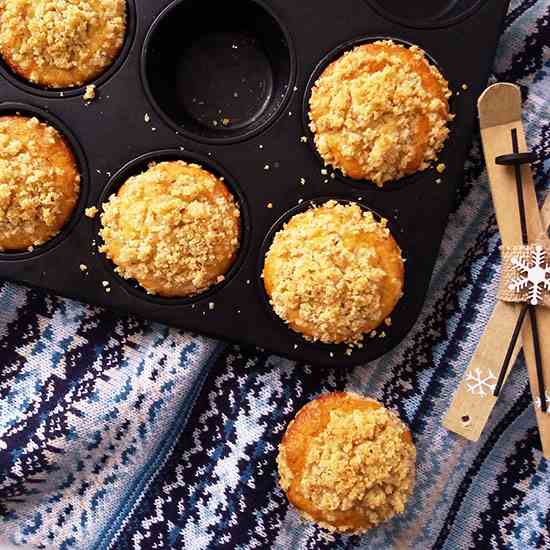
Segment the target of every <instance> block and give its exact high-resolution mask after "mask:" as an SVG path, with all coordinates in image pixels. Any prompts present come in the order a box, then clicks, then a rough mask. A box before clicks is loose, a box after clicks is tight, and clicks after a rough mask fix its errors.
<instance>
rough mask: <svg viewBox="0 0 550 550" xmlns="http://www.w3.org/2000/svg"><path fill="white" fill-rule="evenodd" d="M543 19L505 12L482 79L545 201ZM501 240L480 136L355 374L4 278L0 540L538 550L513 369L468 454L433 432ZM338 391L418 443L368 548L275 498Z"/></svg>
mask: <svg viewBox="0 0 550 550" xmlns="http://www.w3.org/2000/svg"><path fill="white" fill-rule="evenodd" d="M549 19H550V3H549V2H548V0H538V1H537V0H515V1H513V2H512V5H511V8H510V12H509V14H508V16H507V19H506V28H505V31H504V35H503V37H502V39H501V42H500V46H499V49H498V54H497V59H496V63H495V66H494V79H495V80H499V81H508V82H515V83H518V84H520V85H521V86H522V88H523V92H524V99H525V122H526V128H527V136H528V141H529V143H530V146H531V148H532V149H533V150H534V151H536V153H537V154H538V155H539V157H540V158H541V159H543V161H541V162H538V163H537V164H536V165H535V166H534V172H535V179H536V182H537V186H538V190H539V191H540V193H541V198H542V195H543V194H544V191H545V188H548V187H549V186H550V184H549V178H548V176H549V171H550V151H549V148H548V144H549V140H550V121H549V116H548V107H549V104H550V21H549ZM499 245H500V239H499V234H498V230H497V226H496V222H495V217H494V212H493V209H492V205H491V199H490V195H489V191H488V184H487V177H486V174H485V171H484V165H483V161H482V155H481V150H480V141H479V138H478V137H476V138H475V139H474V143H473V146H472V149H471V153H470V156H469V159H468V161H467V164H466V175H465V179H464V182H463V183H462V184H461V185H460V188H459V190H458V194H457V197H456V208H455V211H454V213H453V215H452V216H451V219H450V223H449V227H448V230H447V232H446V236H445V239H444V242H443V245H442V249H441V256H440V259H439V262H438V265H437V269H436V271H435V273H434V276H433V280H432V286H431V290H430V292H429V295H428V299H427V302H426V304H425V307H424V309H423V313H422V316H421V318H420V319H419V320H418V322H417V324H416V326H415V328H414V329H413V331H412V332H411V333H410V335H409V336H408V337H407V338H406V340H405V341H404V342H403V343H402V344H401V345H400V346H399V347H398V348H396V349H395V350H394V351H392V352H391V353H390V354H388V355H386V356H385V357H383V358H382V359H380V360H378V361H376V362H375V363H373V364H370V365H367V366H363V367H358V368H355V369H352V370H324V369H320V368H317V367H315V366H310V365H302V364H296V363H293V362H291V361H288V360H285V359H281V358H278V357H275V356H272V355H269V354H267V353H265V352H263V351H261V350H258V349H245V348H242V347H238V346H233V345H226V344H220V343H217V342H214V341H212V340H209V339H207V338H203V337H200V336H195V335H191V334H186V333H184V332H181V331H177V330H172V329H169V328H166V327H164V326H160V325H158V324H153V323H148V322H144V321H140V320H136V319H134V318H131V317H124V318H121V317H117V316H115V315H114V314H112V313H109V312H107V311H104V310H101V309H97V308H92V307H87V306H84V305H81V304H78V303H75V302H73V301H70V300H65V299H60V298H57V297H55V296H52V295H49V294H47V293H44V292H40V291H36V290H28V289H24V288H20V287H18V286H15V285H12V284H6V283H3V284H2V283H0V538H2V537H4V538H6V539H7V540H8V541H10V542H11V543H13V544H25V545H29V546H34V547H38V548H56V549H69V548H75V549H85V550H88V549H90V550H91V549H98V550H99V549H107V548H115V549H132V550H138V549H152V548H160V549H170V548H185V549H189V550H195V549H205V548H216V549H218V548H227V549H252V548H269V549H271V548H274V549H284V550H297V549H306V548H309V549H313V548H315V549H317V548H319V549H322V548H336V549H344V548H365V549H366V548H369V549H377V548H379V549H389V548H413V549H420V550H425V549H429V548H434V549H435V548H446V549H452V550H456V549H463V548H482V549H486V548H499V549H500V548H506V549H508V548H511V549H518V550H525V549H529V548H550V467H549V464H548V463H547V462H545V460H544V459H543V458H542V455H541V450H540V443H539V439H538V432H537V427H536V422H535V416H534V412H533V405H532V400H531V395H530V391H529V388H528V382H527V374H526V369H525V365H524V364H523V360H522V359H520V360H519V361H518V364H517V365H515V367H514V369H513V371H512V374H511V376H510V380H509V382H508V383H507V385H506V386H505V389H504V392H503V394H502V396H501V398H500V399H499V402H498V405H497V407H496V409H495V412H494V414H493V416H492V417H491V420H490V423H489V425H488V426H487V429H486V431H485V432H484V434H483V436H482V438H481V440H480V441H479V442H478V443H475V444H474V443H471V442H468V441H466V440H464V439H462V438H460V437H458V436H455V435H453V434H450V433H448V432H447V431H445V430H444V429H443V427H442V426H441V421H442V418H443V416H444V414H445V412H446V410H447V408H448V406H449V404H450V401H451V398H452V395H453V392H454V391H455V389H456V387H457V385H458V382H459V379H460V377H461V376H462V374H463V372H464V370H465V369H466V366H467V365H468V362H469V360H470V358H471V356H472V354H473V352H474V350H475V348H476V345H477V343H478V341H479V338H480V335H481V333H482V331H483V328H484V325H485V323H486V321H487V320H488V318H489V316H490V313H491V311H492V308H493V306H494V302H495V294H496V286H497V277H496V276H495V275H496V273H497V271H498V269H499V264H500V257H499ZM547 337H549V335H543V338H547ZM336 390H352V391H355V392H359V393H361V394H365V395H369V396H372V397H374V398H376V399H378V400H380V401H382V402H383V403H384V404H385V405H386V406H388V407H390V408H391V409H393V410H395V411H396V412H398V413H399V415H400V416H401V417H402V418H403V419H404V420H405V421H406V422H407V423H408V424H409V425H410V426H411V429H412V432H413V434H414V439H415V441H416V444H417V448H418V471H417V483H416V488H415V491H414V494H413V496H412V499H411V501H410V504H409V506H408V508H407V510H406V512H405V514H404V515H402V516H400V517H398V518H396V519H394V520H392V521H391V522H389V523H387V524H384V525H383V526H381V527H379V528H377V529H375V530H373V531H372V532H370V533H369V534H367V535H365V536H362V537H358V536H353V537H349V536H347V537H346V536H333V535H329V534H327V533H326V532H324V531H323V530H321V529H319V528H317V527H315V526H313V525H310V524H305V523H303V522H302V521H300V520H299V518H298V515H297V514H296V512H295V511H294V510H293V509H291V508H290V507H289V505H288V503H287V500H286V498H285V496H284V495H283V493H282V492H281V489H280V488H279V487H278V484H277V475H276V467H275V457H276V454H277V446H278V444H279V441H280V439H281V436H282V434H283V432H284V430H285V428H286V425H287V423H288V422H289V421H290V420H291V418H292V417H293V415H294V414H295V413H296V412H297V410H298V409H299V408H300V407H301V406H302V405H304V404H305V403H306V402H307V401H309V400H310V399H312V398H313V397H315V396H317V395H319V394H321V393H323V392H328V391H336Z"/></svg>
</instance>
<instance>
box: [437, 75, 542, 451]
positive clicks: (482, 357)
mask: <svg viewBox="0 0 550 550" xmlns="http://www.w3.org/2000/svg"><path fill="white" fill-rule="evenodd" d="M478 110H479V118H480V126H481V136H482V141H483V150H484V153H485V161H486V164H487V171H488V175H489V182H490V186H491V193H492V196H493V202H494V207H495V211H496V215H497V221H498V225H499V228H500V232H501V236H502V242H503V244H504V245H505V246H514V245H521V244H522V240H523V239H522V231H521V222H520V217H519V214H518V212H519V204H518V195H517V193H516V192H515V185H514V184H515V178H514V172H513V170H510V168H509V167H507V166H504V165H498V164H497V163H496V158H497V157H499V156H501V155H506V154H509V153H510V145H511V141H510V136H511V132H512V130H513V129H515V130H516V132H517V140H518V150H519V152H527V144H526V141H525V132H524V128H523V123H522V120H521V92H520V89H519V87H517V86H515V85H513V84H494V85H493V86H490V87H489V88H487V90H485V92H484V93H483V94H482V95H481V97H480V98H479V101H478ZM520 170H521V179H522V191H523V196H524V202H525V213H526V229H527V233H528V235H530V236H540V235H542V234H543V233H544V228H543V224H542V220H541V213H540V211H539V208H538V204H537V198H536V194H535V188H534V184H533V178H532V174H531V170H530V167H529V166H528V165H523V166H522V167H521V168H520ZM548 209H550V206H547V209H545V210H544V212H547V210H548ZM521 311H522V305H521V304H509V303H505V302H502V301H499V302H498V303H497V305H496V307H495V311H494V313H493V316H492V317H491V320H490V321H489V324H488V326H487V329H486V331H485V333H484V335H483V337H482V338H481V341H480V344H479V346H478V348H477V350H476V352H475V354H474V357H473V359H472V362H471V363H470V366H469V367H468V370H467V371H466V374H465V376H464V379H463V381H462V383H461V384H460V387H459V389H458V391H457V392H456V394H455V397H454V399H453V403H452V405H451V408H450V409H449V411H448V413H447V416H446V417H445V419H444V422H443V425H444V426H445V427H446V428H447V429H449V430H450V431H453V432H456V433H458V434H460V435H462V436H464V437H466V438H467V439H470V440H472V441H477V440H478V439H479V437H480V435H481V433H482V431H483V428H484V427H485V424H486V422H487V420H488V418H489V416H490V414H491V411H492V410H493V407H494V405H495V403H496V400H497V398H496V397H495V396H494V395H493V391H494V387H495V385H496V382H497V376H498V374H499V372H500V368H501V366H502V365H503V363H504V359H505V357H506V354H507V352H508V343H509V342H510V341H511V338H512V336H513V333H514V329H515V327H516V324H517V321H518V318H519V316H520V314H521ZM537 318H538V324H539V330H540V334H541V335H543V337H542V338H541V341H540V343H541V347H540V357H541V365H542V376H543V377H544V379H545V380H547V381H548V380H550V338H548V337H546V338H544V335H548V334H550V309H548V308H540V309H539V310H538V312H537ZM522 337H523V338H522V339H523V346H524V353H525V357H526V362H527V367H528V372H529V380H530V385H531V393H532V395H533V399H534V400H536V399H537V397H539V384H538V377H537V368H536V360H535V348H534V345H533V336H532V330H531V324H530V323H525V324H524V326H523V329H522ZM520 347H521V346H520V343H519V342H518V344H517V345H516V346H515V349H514V350H513V351H512V353H511V362H512V363H513V362H514V361H515V359H516V357H517V354H518V353H519V350H520ZM507 376H508V373H506V374H505V376H504V379H506V377H507ZM472 388H476V390H475V391H472ZM535 411H536V416H537V422H538V425H539V431H540V437H541V442H542V448H543V454H544V456H545V457H546V458H550V414H548V413H543V412H542V410H541V409H540V408H539V407H535Z"/></svg>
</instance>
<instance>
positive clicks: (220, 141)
mask: <svg viewBox="0 0 550 550" xmlns="http://www.w3.org/2000/svg"><path fill="white" fill-rule="evenodd" d="M187 1H188V0H173V1H172V2H170V4H168V5H167V6H166V7H164V8H163V9H162V10H161V11H160V12H159V13H158V14H157V15H156V16H155V18H154V21H153V22H152V23H151V25H150V26H149V28H148V29H147V33H146V35H145V38H144V39H143V45H142V47H141V53H140V61H139V72H140V78H141V85H142V88H143V90H144V92H145V96H146V97H147V100H148V102H149V104H150V105H151V106H152V108H153V109H154V110H155V112H156V113H157V114H158V115H159V116H160V117H161V118H162V120H163V121H164V123H165V124H167V126H168V127H169V128H171V129H172V130H173V131H174V132H175V133H176V135H181V136H184V137H186V138H187V139H190V140H192V141H195V142H197V143H200V144H203V145H234V144H236V143H241V142H244V141H247V140H250V139H252V138H253V137H256V136H257V135H259V134H261V133H262V132H264V131H266V130H267V129H269V128H270V127H271V126H273V124H275V123H276V122H277V121H278V120H279V119H280V118H281V117H282V114H283V111H284V110H285V107H286V106H287V105H288V103H289V102H290V100H291V98H292V95H293V87H294V85H295V83H296V77H297V72H298V61H297V56H296V47H295V45H294V39H293V37H292V34H291V32H290V30H289V29H288V26H287V25H286V24H285V23H284V22H283V18H282V17H281V16H280V15H279V14H278V13H277V12H276V11H275V10H274V9H273V8H272V7H271V6H270V5H268V4H267V3H266V2H264V0H247V1H248V2H251V3H254V4H256V5H258V6H259V7H260V8H262V9H263V10H264V11H265V12H266V13H267V14H268V15H269V16H271V17H272V18H273V19H274V21H275V22H276V23H277V25H278V27H279V28H280V30H281V32H282V33H283V35H284V37H285V42H286V47H287V49H288V53H289V61H290V71H289V78H288V82H287V84H286V86H287V88H286V91H285V96H284V98H283V100H282V101H281V103H280V104H279V106H278V107H277V109H275V110H274V111H273V113H271V114H270V115H268V116H267V118H266V119H265V121H264V122H262V123H261V124H260V125H259V126H257V127H256V128H253V129H251V130H248V131H244V132H242V133H239V134H237V135H235V136H230V137H227V136H226V137H219V138H215V137H206V136H200V135H198V134H196V133H195V132H191V131H189V130H187V129H186V128H185V127H184V126H182V125H179V124H177V123H176V122H175V121H174V120H173V119H172V117H170V116H169V115H168V114H167V113H165V112H164V109H162V107H161V106H160V105H159V103H158V101H157V100H156V99H155V97H154V95H153V92H152V89H151V86H150V84H149V78H148V76H147V56H148V53H149V47H150V43H151V40H152V38H153V36H154V34H155V32H156V31H157V28H158V26H159V25H160V23H161V22H162V21H163V20H164V18H165V17H166V16H168V15H169V12H170V11H172V10H173V9H176V8H177V7H178V6H180V5H181V4H184V3H185V2H187Z"/></svg>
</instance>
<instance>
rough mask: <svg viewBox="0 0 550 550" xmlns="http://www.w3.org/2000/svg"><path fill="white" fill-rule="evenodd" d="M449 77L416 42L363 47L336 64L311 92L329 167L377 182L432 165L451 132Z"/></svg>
mask: <svg viewBox="0 0 550 550" xmlns="http://www.w3.org/2000/svg"><path fill="white" fill-rule="evenodd" d="M450 95H451V92H450V90H449V86H448V83H447V81H446V80H445V79H444V78H443V76H442V75H441V73H440V72H439V71H438V69H437V68H436V67H434V66H433V65H431V64H430V63H429V62H428V60H427V59H426V56H425V54H424V52H423V51H422V50H421V49H420V48H418V47H417V46H412V47H410V48H407V47H405V46H402V45H400V44H396V43H394V42H392V41H391V40H384V41H377V42H372V43H369V44H364V45H362V46H358V47H356V48H354V49H353V50H351V51H348V52H346V53H345V54H344V55H342V56H341V57H340V58H339V59H337V60H336V61H334V62H333V63H331V64H330V65H329V66H328V67H327V68H326V69H325V70H324V71H323V73H322V74H321V76H320V77H319V79H318V80H317V82H316V83H315V85H314V87H313V90H312V94H311V98H310V111H309V118H310V128H311V131H312V132H313V133H314V136H315V145H316V147H317V150H318V152H319V154H320V155H321V157H322V159H323V160H324V162H325V164H326V165H330V166H332V167H334V168H337V169H340V171H341V172H342V173H343V174H344V175H347V176H349V177H351V178H354V179H357V180H369V181H371V182H373V183H375V184H376V185H377V186H383V185H384V184H385V183H386V182H389V181H393V180H397V179H399V178H402V177H404V176H407V175H410V174H413V173H415V172H417V171H419V170H425V169H426V168H428V167H429V166H430V163H431V162H433V161H434V160H436V158H437V155H438V153H439V152H440V151H441V149H442V148H443V145H444V143H445V141H446V139H447V137H448V135H449V128H448V125H447V124H448V122H449V121H450V120H452V115H451V114H450V113H449V102H448V99H449V97H450Z"/></svg>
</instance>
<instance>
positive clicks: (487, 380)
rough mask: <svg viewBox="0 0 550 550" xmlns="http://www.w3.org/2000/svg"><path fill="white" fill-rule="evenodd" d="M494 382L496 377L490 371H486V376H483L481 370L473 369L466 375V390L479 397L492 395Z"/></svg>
mask: <svg viewBox="0 0 550 550" xmlns="http://www.w3.org/2000/svg"><path fill="white" fill-rule="evenodd" d="M496 382H497V377H496V376H495V375H494V374H493V373H492V372H491V370H489V371H488V374H487V375H485V374H483V372H482V371H481V369H473V370H471V371H468V372H467V373H466V389H467V390H468V391H469V392H470V393H472V394H474V395H479V396H480V397H485V396H487V395H490V394H492V393H493V392H494V391H495V387H496V385H497V384H496Z"/></svg>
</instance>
